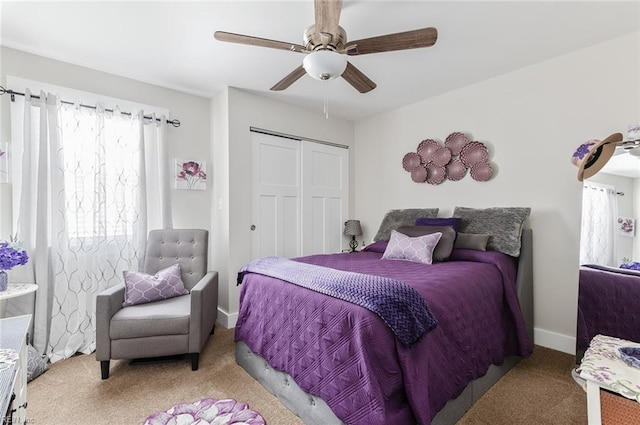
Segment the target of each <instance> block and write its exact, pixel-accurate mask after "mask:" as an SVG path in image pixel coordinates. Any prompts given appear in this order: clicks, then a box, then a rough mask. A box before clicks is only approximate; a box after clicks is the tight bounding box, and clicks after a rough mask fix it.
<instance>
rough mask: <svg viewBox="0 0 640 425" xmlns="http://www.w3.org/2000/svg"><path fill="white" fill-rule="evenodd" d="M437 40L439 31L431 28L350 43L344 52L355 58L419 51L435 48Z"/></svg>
mask: <svg viewBox="0 0 640 425" xmlns="http://www.w3.org/2000/svg"><path fill="white" fill-rule="evenodd" d="M437 39H438V30H437V29H435V28H432V27H430V28H422V29H419V30H412V31H406V32H398V33H395V34H387V35H380V36H377V37H371V38H363V39H362V40H355V41H350V42H349V43H347V45H346V46H344V50H346V51H347V54H348V55H350V56H355V55H366V54H369V53H379V52H392V51H394V50H407V49H418V48H421V47H429V46H433V45H434V44H435V43H436V40H437Z"/></svg>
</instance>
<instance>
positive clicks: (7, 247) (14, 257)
mask: <svg viewBox="0 0 640 425" xmlns="http://www.w3.org/2000/svg"><path fill="white" fill-rule="evenodd" d="M27 261H29V256H28V255H27V251H25V250H22V249H20V248H18V247H17V246H16V245H14V244H10V243H9V242H4V241H3V242H0V271H5V270H11V269H12V268H14V267H15V266H22V265H25V264H27Z"/></svg>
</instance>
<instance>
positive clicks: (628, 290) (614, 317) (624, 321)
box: [576, 265, 640, 353]
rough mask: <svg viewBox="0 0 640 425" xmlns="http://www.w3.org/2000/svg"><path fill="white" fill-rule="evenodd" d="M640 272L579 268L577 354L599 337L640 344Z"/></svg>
mask: <svg viewBox="0 0 640 425" xmlns="http://www.w3.org/2000/svg"><path fill="white" fill-rule="evenodd" d="M639 306H640V272H636V271H633V270H623V269H616V268H613V267H602V266H595V265H589V266H582V267H580V288H579V295H578V332H577V333H578V338H577V342H576V348H577V350H578V353H580V352H584V351H585V350H586V349H587V348H588V347H589V342H590V341H591V339H592V338H593V337H594V336H596V335H597V334H602V335H608V336H613V337H616V338H622V339H626V340H630V341H635V342H640V315H638V308H639Z"/></svg>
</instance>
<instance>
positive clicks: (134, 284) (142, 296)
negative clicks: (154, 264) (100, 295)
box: [122, 264, 189, 307]
mask: <svg viewBox="0 0 640 425" xmlns="http://www.w3.org/2000/svg"><path fill="white" fill-rule="evenodd" d="M123 274H124V285H125V292H124V303H123V304H122V305H123V306H124V307H128V306H132V305H136V304H144V303H149V302H152V301H158V300H166V299H169V298H174V297H178V296H180V295H186V294H188V293H189V291H187V290H186V289H185V287H184V282H182V278H181V275H180V264H174V265H173V266H170V267H167V268H166V269H162V270H160V271H159V272H157V273H156V274H155V275H150V274H147V273H140V272H130V271H125V272H124V273H123Z"/></svg>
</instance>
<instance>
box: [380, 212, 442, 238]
mask: <svg viewBox="0 0 640 425" xmlns="http://www.w3.org/2000/svg"><path fill="white" fill-rule="evenodd" d="M437 215H438V208H426V209H421V208H409V209H404V210H391V211H389V212H388V213H387V214H386V215H385V216H384V218H383V219H382V223H380V227H379V228H378V233H376V235H375V236H374V238H373V240H374V241H388V240H389V238H390V237H391V231H392V230H396V229H397V228H398V227H400V226H412V225H413V224H414V223H415V222H416V219H417V218H420V217H435V216H437Z"/></svg>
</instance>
